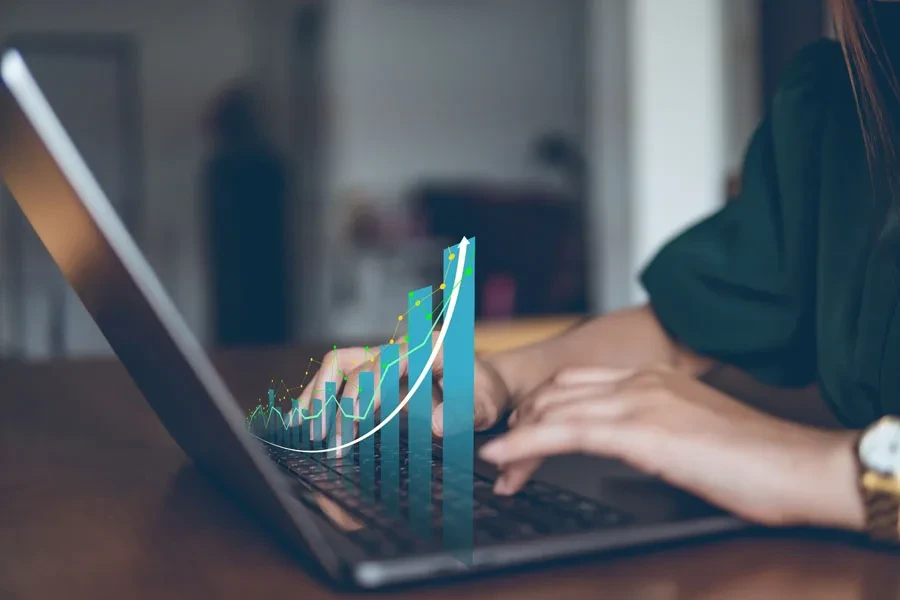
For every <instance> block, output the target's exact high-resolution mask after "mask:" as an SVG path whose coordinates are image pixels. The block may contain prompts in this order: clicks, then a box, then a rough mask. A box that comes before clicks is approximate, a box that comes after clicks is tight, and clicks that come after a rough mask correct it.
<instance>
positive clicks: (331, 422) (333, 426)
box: [324, 381, 337, 458]
mask: <svg viewBox="0 0 900 600" xmlns="http://www.w3.org/2000/svg"><path fill="white" fill-rule="evenodd" d="M336 396H337V386H336V385H335V383H334V382H333V381H329V382H328V383H326V384H325V421H324V426H325V447H326V448H334V447H335V446H337V397H336ZM325 456H327V457H328V458H334V457H335V453H333V452H327V453H326V454H325Z"/></svg>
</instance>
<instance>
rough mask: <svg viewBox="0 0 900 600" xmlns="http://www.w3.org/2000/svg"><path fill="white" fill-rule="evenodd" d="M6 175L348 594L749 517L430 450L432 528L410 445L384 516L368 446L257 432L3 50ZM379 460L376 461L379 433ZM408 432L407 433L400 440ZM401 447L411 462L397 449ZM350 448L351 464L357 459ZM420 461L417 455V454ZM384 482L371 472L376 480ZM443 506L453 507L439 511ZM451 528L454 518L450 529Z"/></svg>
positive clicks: (617, 480) (619, 469) (579, 466)
mask: <svg viewBox="0 0 900 600" xmlns="http://www.w3.org/2000/svg"><path fill="white" fill-rule="evenodd" d="M0 57H2V58H0V60H2V62H0V67H2V69H0V70H2V82H0V176H2V178H3V180H4V182H5V183H6V186H7V188H8V189H9V191H10V192H11V193H12V195H13V197H14V198H15V200H16V201H17V203H18V204H19V206H20V207H21V209H22V211H23V212H24V214H25V216H26V218H27V219H28V221H29V222H30V223H31V225H32V226H33V228H34V230H35V231H36V232H37V235H38V236H39V237H40V239H41V241H42V242H43V244H44V245H45V246H46V248H47V250H48V251H49V253H50V255H51V256H52V257H53V260H54V261H55V262H56V264H57V265H58V266H59V268H60V270H61V271H62V273H63V275H64V276H65V277H66V279H67V280H68V282H69V284H70V285H71V287H72V288H73V289H74V291H75V292H76V293H77V294H78V296H79V297H80V299H81V301H82V302H83V304H84V306H85V307H86V309H87V310H88V312H89V313H90V315H91V316H92V318H93V319H94V321H95V322H96V323H97V325H98V327H99V329H100V331H101V332H102V333H103V335H104V336H105V337H106V339H107V341H108V342H109V345H110V346H111V348H112V349H113V351H114V352H115V354H116V356H117V357H118V359H119V360H120V361H121V362H122V364H123V365H124V366H125V368H126V369H127V371H128V373H129V375H130V376H131V378H132V379H133V380H134V382H135V384H136V385H137V387H138V388H139V389H140V391H141V392H142V394H143V396H144V398H145V399H146V401H147V402H148V403H149V404H150V406H151V407H152V408H153V409H154V411H155V412H156V414H157V415H158V417H159V419H160V421H161V422H162V424H163V425H164V426H165V427H166V429H167V430H168V432H169V433H170V434H171V436H172V437H173V438H174V439H175V441H176V442H177V443H178V444H179V445H180V446H181V448H182V449H183V450H184V451H185V453H186V454H187V455H188V456H189V457H190V458H191V459H192V461H193V463H194V464H195V465H196V467H197V468H198V470H200V471H202V472H203V473H204V474H205V475H207V476H208V477H209V478H210V479H211V480H212V481H214V482H215V483H217V484H218V485H219V486H220V487H221V489H222V490H223V491H224V492H225V493H226V494H227V495H228V496H230V497H231V498H232V499H234V501H236V502H238V503H239V504H240V505H241V506H242V507H244V509H245V510H246V511H248V512H250V513H252V514H253V515H255V516H256V517H257V518H258V520H259V522H260V523H261V524H263V525H264V526H265V527H266V528H267V529H268V530H269V531H270V532H271V535H272V536H274V537H276V538H277V539H278V540H280V542H281V543H283V544H284V545H285V546H286V547H288V548H289V549H290V550H291V551H292V553H295V554H296V553H297V552H299V553H300V554H301V555H302V556H303V557H306V559H305V560H303V565H304V566H306V567H307V568H308V569H310V570H311V571H312V572H313V573H315V574H317V575H319V576H320V577H321V578H324V579H326V580H329V581H331V582H333V583H334V584H335V585H337V586H339V587H343V586H347V587H351V588H368V589H373V588H382V587H385V586H393V585H397V584H408V583H413V582H423V581H431V580H437V579H444V578H454V577H459V576H465V575H472V574H475V573H484V572H488V571H496V570H500V569H514V568H520V567H523V566H526V565H533V564H535V563H546V562H553V561H561V560H565V559H570V558H572V557H576V556H583V555H588V554H594V553H602V552H608V551H615V550H623V549H626V548H634V547H638V546H647V545H658V544H661V543H666V542H672V541H677V540H687V539H689V538H700V537H708V536H712V535H717V534H723V533H725V532H731V531H735V530H738V529H741V528H743V527H745V526H746V524H745V523H743V522H742V521H740V520H738V519H737V518H734V517H733V516H730V515H727V514H724V513H722V512H721V511H719V510H717V509H715V508H713V507H711V506H709V505H707V504H706V503H704V502H702V501H700V500H698V499H696V498H694V497H691V496H689V495H687V494H685V493H683V492H680V491H677V490H675V489H673V488H671V487H669V486H666V485H664V484H663V483H661V482H660V481H658V480H655V479H653V478H649V477H645V476H643V475H641V474H638V473H636V472H635V471H632V470H630V469H628V468H626V467H624V466H623V465H621V464H619V463H617V462H614V461H605V460H600V459H594V458H588V457H579V456H572V457H558V458H555V459H552V460H550V461H548V462H547V463H546V464H545V466H544V468H543V469H542V470H540V471H539V472H538V474H537V475H536V477H535V479H534V480H533V481H532V482H531V483H530V484H528V485H527V486H526V487H525V489H523V490H522V491H521V492H520V493H518V494H516V495H515V496H512V497H499V496H495V495H494V494H493V493H492V492H491V488H492V485H493V479H494V475H495V471H492V469H491V468H490V467H489V466H487V465H483V464H481V463H479V462H478V461H477V459H476V464H475V465H474V468H472V469H470V471H469V475H468V477H471V478H472V479H471V481H469V480H466V481H462V482H461V481H460V480H459V478H456V479H454V478H451V477H447V476H445V475H443V474H442V471H441V467H440V465H441V456H442V454H441V452H442V449H441V445H440V443H437V442H436V443H435V444H434V448H433V469H432V476H433V479H432V483H433V485H432V486H431V497H430V498H429V497H426V499H425V500H424V501H425V502H427V503H430V504H431V505H432V506H431V507H430V508H432V509H433V513H432V514H434V515H435V519H434V520H433V522H432V525H433V528H434V531H428V532H423V531H421V528H417V527H413V526H412V524H411V522H410V520H409V513H408V510H407V508H408V506H409V504H410V503H409V502H408V488H409V486H408V485H407V481H408V478H409V468H408V467H409V464H411V461H412V459H411V458H410V456H409V455H408V454H405V455H404V454H403V453H404V452H408V447H407V444H406V443H401V444H400V445H399V453H400V454H401V457H400V458H399V460H398V463H397V464H398V469H397V473H396V474H395V475H396V477H397V478H398V481H399V485H398V486H397V487H396V489H395V490H394V491H393V492H392V493H391V496H392V502H394V504H395V506H394V507H392V509H391V510H387V509H386V507H385V502H384V497H385V494H384V493H379V491H378V490H377V489H375V490H371V493H361V492H360V489H359V485H358V484H359V477H358V475H359V473H360V471H362V470H364V469H366V468H367V464H366V463H365V461H364V460H363V458H362V457H361V453H360V452H358V451H354V452H350V453H349V454H348V455H345V456H343V457H342V458H341V459H339V461H340V462H338V461H336V460H335V458H334V456H331V455H330V454H329V453H323V452H318V453H316V452H296V451H295V450H292V449H290V448H288V447H286V446H285V445H284V444H272V443H269V442H266V441H263V440H260V439H259V437H257V436H254V435H251V432H250V431H249V430H248V427H247V424H246V417H247V414H246V412H245V410H244V409H242V408H241V407H240V406H239V404H238V402H237V401H236V400H235V398H234V397H233V396H232V394H231V392H230V391H229V389H228V387H227V386H226V384H225V383H224V381H223V379H222V377H221V376H220V374H219V373H218V372H217V371H216V369H215V367H214V366H213V363H212V362H211V360H210V359H209V357H208V356H207V354H206V352H204V350H203V348H202V347H201V345H200V344H199V343H198V341H197V339H195V337H194V336H193V335H192V333H191V332H190V330H189V329H188V327H187V325H186V324H185V322H184V321H183V319H182V317H181V315H180V314H179V313H178V311H177V310H176V308H175V306H174V305H173V303H172V301H171V300H170V298H169V296H168V295H167V294H166V292H165V290H164V289H163V287H162V285H161V284H160V281H159V280H158V279H157V277H156V275H155V274H154V272H153V270H152V269H151V268H150V266H149V264H148V263H147V261H146V259H145V258H144V256H143V255H142V254H141V252H140V250H139V249H138V247H137V246H136V245H135V243H134V241H133V240H132V238H131V237H130V236H129V234H128V232H127V231H126V229H125V227H124V226H123V224H122V221H121V220H120V219H119V217H118V216H117V214H116V212H115V211H114V209H113V207H112V206H111V204H110V202H109V201H108V199H107V198H106V196H105V195H104V192H103V190H102V189H101V188H100V186H99V185H98V183H97V181H96V180H95V178H94V177H93V176H92V174H91V172H90V170H89V169H88V166H87V165H86V164H85V161H84V160H83V159H82V157H81V156H80V154H79V153H78V150H77V149H76V147H75V146H74V144H73V143H72V141H71V139H70V138H69V137H68V135H67V134H66V131H65V130H64V128H63V126H62V124H61V123H60V121H59V120H58V119H57V117H56V116H55V114H54V112H53V110H52V108H51V107H50V106H49V104H48V102H47V101H46V99H45V97H44V96H43V94H42V93H41V90H40V89H39V87H38V85H37V83H36V82H35V80H34V78H33V77H32V75H31V73H30V72H29V69H28V67H27V65H26V61H25V60H24V59H23V57H22V56H21V55H20V53H18V52H17V51H16V50H14V49H11V50H7V51H5V52H4V53H3V54H2V55H0ZM373 437H376V442H375V444H376V445H375V448H374V451H373V455H374V456H375V457H376V458H377V456H378V454H379V441H378V438H377V436H373ZM403 438H404V436H402V435H401V439H403ZM403 456H405V457H406V458H403ZM348 457H349V458H348ZM413 462H414V461H413ZM373 472H374V474H375V479H376V480H377V478H378V476H379V475H378V472H377V471H373ZM456 486H459V489H464V490H467V492H466V493H467V494H468V493H469V492H468V490H471V497H466V498H460V501H465V502H466V503H470V505H471V516H470V521H469V522H467V523H463V524H462V525H460V524H459V522H458V521H456V522H455V525H454V527H457V528H459V527H462V528H468V527H470V528H471V535H469V536H462V537H463V538H466V537H467V538H468V540H469V541H468V543H469V544H470V547H467V548H458V547H448V546H447V544H446V543H445V541H442V540H445V539H446V537H447V536H443V537H442V536H441V532H440V528H441V527H442V521H441V518H440V516H441V508H440V507H441V498H442V497H446V496H447V495H451V496H452V494H453V493H454V488H455V487H456ZM375 487H377V481H376V482H375ZM445 506H446V505H445ZM444 524H446V523H444Z"/></svg>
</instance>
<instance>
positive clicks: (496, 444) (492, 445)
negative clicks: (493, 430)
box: [479, 440, 506, 462]
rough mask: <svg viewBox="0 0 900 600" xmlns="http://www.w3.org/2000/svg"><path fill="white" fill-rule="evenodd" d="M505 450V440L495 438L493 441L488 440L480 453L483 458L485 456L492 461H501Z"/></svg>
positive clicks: (485, 458)
mask: <svg viewBox="0 0 900 600" xmlns="http://www.w3.org/2000/svg"><path fill="white" fill-rule="evenodd" d="M505 450H506V449H505V447H504V444H503V442H501V441H499V440H495V441H492V442H488V443H487V444H485V445H484V446H482V447H481V451H480V452H479V454H480V455H481V458H483V459H484V460H487V461H490V462H499V461H500V459H501V458H502V457H503V454H504V452H505Z"/></svg>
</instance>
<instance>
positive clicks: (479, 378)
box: [299, 333, 511, 437]
mask: <svg viewBox="0 0 900 600" xmlns="http://www.w3.org/2000/svg"><path fill="white" fill-rule="evenodd" d="M437 335H438V334H437V333H435V334H434V335H433V339H434V340H436V339H437ZM399 350H400V356H401V359H400V361H399V363H398V364H397V368H398V370H399V373H398V375H399V377H400V379H401V381H403V380H406V381H408V380H409V361H408V360H407V358H406V356H405V355H406V353H407V352H408V351H409V349H408V345H407V344H401V345H400V348H399ZM379 358H380V356H379V353H378V352H377V351H374V352H373V351H372V350H368V349H366V348H363V347H355V348H342V349H338V350H332V351H331V352H328V353H327V354H326V355H325V356H324V357H323V358H322V361H321V365H320V366H319V370H318V372H317V373H316V374H315V376H314V377H313V378H312V379H311V380H310V381H309V382H308V383H307V384H306V385H304V387H303V391H302V393H301V394H300V397H299V405H300V406H301V407H303V409H304V411H305V412H306V413H307V414H309V410H310V405H311V402H312V395H313V393H314V392H315V391H319V393H320V394H321V393H322V390H324V389H325V383H326V382H330V381H334V382H335V385H336V390H335V395H336V396H337V397H338V398H342V397H351V398H354V406H355V411H356V414H357V415H359V414H361V411H360V407H359V393H358V391H359V377H360V374H361V373H365V372H371V373H372V374H373V378H374V382H375V390H376V393H375V398H374V404H375V408H378V407H379V406H381V394H380V392H379V390H380V382H379V379H380V373H379V364H380V361H379ZM431 372H432V381H433V385H432V417H431V428H432V431H433V432H434V434H435V435H437V436H438V437H442V436H443V433H444V409H443V393H442V392H443V383H444V379H443V376H444V352H443V348H441V349H440V350H439V351H438V354H437V356H436V357H435V360H434V362H433V364H432V365H431ZM345 377H346V380H345V379H344V378H345ZM509 390H510V388H509V385H508V384H507V382H505V381H504V380H503V378H502V376H501V375H500V373H499V372H498V370H497V369H496V368H495V367H494V366H493V365H492V364H491V362H490V361H488V360H484V359H482V358H479V357H476V359H475V411H474V415H473V419H474V427H475V430H476V431H483V430H485V429H489V428H491V427H493V426H494V425H495V424H496V423H497V421H498V420H499V419H500V418H501V417H502V416H503V415H504V414H505V413H506V412H507V410H509V409H510V408H511V399H510V391H509ZM366 408H367V407H363V408H362V410H363V411H365V410H366Z"/></svg>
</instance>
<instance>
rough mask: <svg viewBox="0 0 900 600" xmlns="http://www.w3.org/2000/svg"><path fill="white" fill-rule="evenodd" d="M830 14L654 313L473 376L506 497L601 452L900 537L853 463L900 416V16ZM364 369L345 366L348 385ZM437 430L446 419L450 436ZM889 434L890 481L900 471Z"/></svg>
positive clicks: (706, 488)
mask: <svg viewBox="0 0 900 600" xmlns="http://www.w3.org/2000/svg"><path fill="white" fill-rule="evenodd" d="M834 5H835V6H834V8H835V10H836V13H835V16H836V21H837V24H838V30H839V33H840V38H841V41H842V43H841V44H837V43H834V42H828V41H823V42H820V43H818V44H816V45H814V46H811V47H809V48H807V49H806V50H805V51H803V52H802V53H801V55H800V56H799V57H798V58H797V59H796V61H795V63H794V65H793V66H792V68H791V69H790V71H789V73H788V74H787V75H786V78H785V80H784V83H783V85H782V86H781V88H780V90H779V92H778V94H777V97H776V98H775V100H774V103H773V106H772V107H771V111H770V114H769V115H768V117H767V118H766V119H765V121H764V122H763V123H762V125H761V126H760V127H759V129H758V131H757V132H756V134H755V136H754V138H753V140H752V142H751V144H750V146H749V149H748V153H747V158H746V162H745V166H744V173H743V178H742V180H743V190H742V192H741V194H740V196H739V197H738V198H736V199H735V200H733V201H732V202H730V203H729V204H728V205H727V206H726V207H725V208H723V209H722V210H721V211H720V212H719V213H717V214H715V215H713V216H712V217H710V218H708V219H706V220H705V221H703V222H701V223H699V224H698V225H696V226H694V227H693V228H692V229H690V230H689V231H687V232H685V233H684V234H682V235H681V236H680V237H678V238H677V239H675V240H674V241H673V242H671V243H670V244H669V245H668V246H667V247H665V248H664V249H663V250H662V251H661V252H660V254H659V255H658V256H657V257H656V258H655V260H654V261H652V263H651V264H650V266H649V267H648V268H647V269H646V271H645V272H644V273H643V274H642V282H643V284H644V286H645V288H646V290H647V292H648V294H649V297H650V304H649V305H648V306H645V307H641V308H635V309H630V310H625V311H622V312H618V313H615V314H611V315H607V316H603V317H600V318H596V319H594V320H592V321H590V322H588V323H587V324H585V325H583V326H581V327H578V328H576V329H574V330H571V331H569V332H567V333H565V334H563V335H561V336H559V337H556V338H554V339H551V340H549V341H546V342H542V343H538V344H536V345H532V346H529V347H526V348H522V349H517V350H514V351H510V352H505V353H502V354H498V355H494V356H489V357H484V358H481V359H480V360H479V362H478V363H477V365H476V386H475V387H476V414H475V419H476V426H477V427H478V428H480V429H485V428H488V427H491V426H492V425H494V424H495V423H496V422H497V421H498V420H499V419H500V418H502V417H503V416H504V415H505V414H506V413H507V412H508V411H512V414H511V416H510V417H509V423H510V425H511V429H510V431H509V433H507V434H505V435H503V436H501V437H499V438H497V439H495V440H493V441H492V442H491V443H489V444H487V445H485V446H484V447H483V448H482V451H481V456H482V457H483V458H484V459H486V460H488V461H491V462H493V463H496V464H497V465H498V466H499V467H500V470H501V476H500V477H499V479H498V481H497V483H496V491H497V492H498V493H501V494H511V493H514V492H516V491H517V490H518V489H519V488H520V487H521V486H522V485H523V484H524V482H525V481H526V480H527V479H528V477H529V476H530V475H531V474H532V473H533V472H534V470H535V468H536V467H537V466H538V465H539V463H540V461H541V459H543V458H545V457H547V456H550V455H554V454H561V453H572V452H579V453H594V454H599V455H607V456H613V457H617V458H620V459H622V460H624V461H626V462H628V463H630V464H631V465H633V466H635V467H637V468H639V469H642V470H643V471H646V472H649V473H652V474H655V475H658V476H660V477H662V478H663V479H665V480H667V481H669V482H670V483H672V484H675V485H677V486H680V487H682V488H685V489H687V490H689V491H691V492H693V493H694V494H697V495H699V496H702V497H704V498H705V499H707V500H708V501H710V502H712V503H714V504H717V505H719V506H720V507H722V508H724V509H726V510H729V511H731V512H733V513H735V514H737V515H739V516H741V517H744V518H746V519H749V520H752V521H755V522H758V523H762V524H766V525H772V526H775V525H784V526H787V525H791V526H794V525H814V526H822V527H834V528H843V529H849V530H864V529H866V527H867V522H868V525H869V527H872V525H873V521H877V520H878V519H881V521H882V522H881V525H882V526H881V528H880V529H879V531H878V534H879V535H880V537H882V538H884V539H893V538H894V537H896V535H895V534H896V518H897V517H896V510H894V513H893V515H891V514H890V511H888V512H887V513H885V512H882V514H880V515H877V514H874V515H873V514H871V511H869V510H867V507H866V500H867V497H866V495H865V494H862V493H860V491H859V481H860V473H859V470H860V465H859V464H858V461H857V451H856V449H855V446H856V443H857V440H858V439H859V437H860V430H861V429H862V428H864V427H866V426H867V425H869V424H871V423H873V422H874V421H876V420H877V419H879V417H882V416H883V415H887V414H891V413H894V414H897V413H900V310H898V308H900V221H898V219H897V216H896V215H897V212H896V211H898V210H900V194H898V193H895V192H900V190H895V188H896V187H897V186H896V184H897V175H898V174H900V170H898V167H900V164H898V163H897V161H896V153H895V151H894V148H893V147H892V146H891V143H890V142H891V141H892V140H894V139H900V137H896V136H895V135H894V129H895V126H896V123H895V115H898V114H900V96H898V95H897V94H895V93H894V92H895V89H896V88H895V87H894V82H895V80H894V78H893V75H892V73H891V71H890V70H889V59H890V58H892V57H893V56H895V55H896V56H897V62H898V64H900V47H898V48H897V49H896V51H895V49H894V48H893V46H894V45H897V46H900V42H894V41H893V40H892V39H891V36H888V35H885V36H884V37H883V38H881V36H880V35H879V32H884V31H886V30H888V29H889V28H890V29H893V28H894V27H895V26H897V27H898V28H900V11H898V9H900V4H898V5H891V4H889V3H877V4H870V3H869V2H867V1H866V0H859V1H858V2H854V0H836V1H835V2H834ZM894 30H896V29H894ZM882 41H883V42H884V44H885V46H882ZM876 49H877V50H876ZM848 65H849V69H848ZM882 66H883V67H886V68H885V69H882V68H880V67H882ZM848 72H849V73H851V74H852V75H849V74H848ZM861 124H862V127H861ZM363 356H364V354H363V351H362V350H360V349H351V350H343V351H341V352H339V353H338V354H337V357H338V359H339V360H340V361H341V362H342V363H344V362H346V365H341V366H342V368H345V369H347V370H350V369H352V368H353V367H352V366H351V363H353V362H354V361H355V364H357V365H359V364H361V363H364V361H362V360H361V358H362V357H363ZM332 359H333V357H326V360H325V361H323V363H325V364H329V362H330V361H331V360H332ZM719 363H724V364H729V365H732V366H734V367H737V368H739V369H741V370H743V371H745V372H747V373H749V374H750V375H752V376H754V377H755V378H757V379H759V380H762V381H764V382H767V383H769V384H774V385H776V386H781V387H799V386H805V385H807V384H811V383H813V382H816V381H817V382H818V385H819V390H820V393H821V395H822V397H823V398H824V399H825V400H826V401H827V403H828V406H829V407H830V409H831V410H832V411H833V413H834V414H835V416H836V417H837V418H838V419H839V420H840V421H841V422H842V423H843V424H844V425H845V426H846V429H843V430H838V431H829V430H824V429H817V428H813V427H809V426H804V425H800V424H797V423H794V422H789V421H786V420H781V419H778V418H776V417H774V416H771V415H768V414H765V413H763V412H760V411H758V410H756V409H754V408H752V407H750V406H748V405H746V404H742V403H741V402H739V401H737V400H736V399H734V398H731V397H729V396H727V395H725V394H724V393H722V392H720V391H717V390H716V389H713V388H712V387H709V386H707V385H706V384H704V383H702V382H701V381H700V379H699V377H700V376H701V375H703V374H704V373H706V372H707V371H708V370H709V369H711V368H712V367H713V366H714V365H716V364H719ZM438 370H439V369H438ZM355 378H356V375H355V374H354V375H353V376H351V377H349V381H350V384H351V385H352V383H353V381H354V380H355ZM435 379H436V380H438V379H439V375H438V376H437V377H436V378H435ZM318 387H320V385H319V384H316V385H312V386H308V387H307V390H310V389H315V388H318ZM307 400H308V399H307ZM441 415H442V413H441V407H440V406H439V405H438V406H437V408H436V409H435V412H434V418H433V423H434V429H435V432H436V433H438V434H440V432H441V422H442V421H441ZM895 429H896V431H900V428H895ZM892 435H893V434H892ZM897 435H898V437H897V439H895V440H893V441H890V440H888V442H889V443H888V446H887V447H886V448H887V449H886V450H884V449H882V450H883V451H881V452H882V455H881V458H882V459H883V460H882V463H884V462H885V461H887V462H891V461H894V462H893V464H894V465H900V461H898V460H897V458H896V457H897V453H896V450H897V448H898V445H900V434H897ZM882 442H884V440H882ZM882 446H883V444H882ZM885 452H886V453H887V454H884V453H885ZM892 452H893V454H891V453H892ZM885 456H886V458H885ZM876 462H877V461H876ZM885 520H886V521H887V523H888V525H887V526H884V521H885ZM891 523H893V528H894V530H895V531H894V534H892V533H891V531H890V527H891V525H890V524H891Z"/></svg>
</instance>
